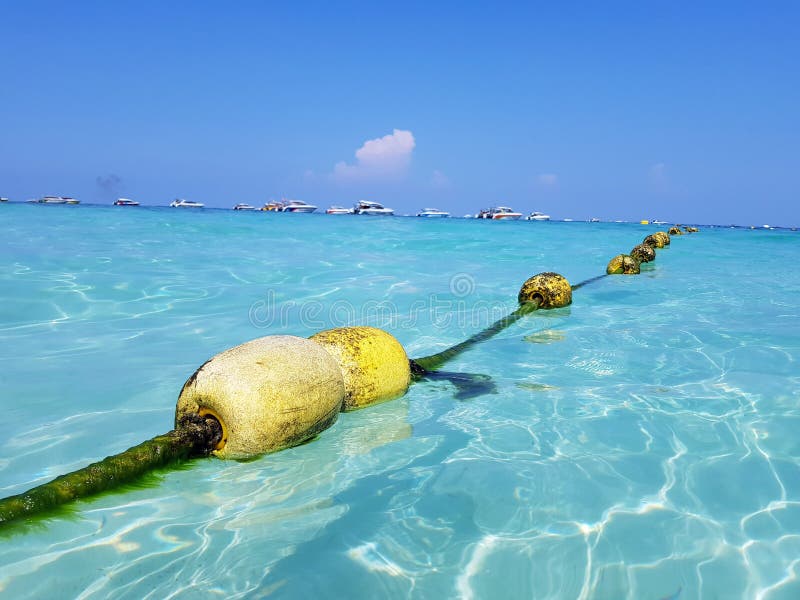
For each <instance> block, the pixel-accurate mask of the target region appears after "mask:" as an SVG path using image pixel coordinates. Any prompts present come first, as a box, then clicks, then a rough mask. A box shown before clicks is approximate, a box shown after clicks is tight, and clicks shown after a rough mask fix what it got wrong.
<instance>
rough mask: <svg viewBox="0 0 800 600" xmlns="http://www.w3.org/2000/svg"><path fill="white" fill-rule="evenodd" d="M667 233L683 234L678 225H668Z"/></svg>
mask: <svg viewBox="0 0 800 600" xmlns="http://www.w3.org/2000/svg"><path fill="white" fill-rule="evenodd" d="M667 233H669V234H670V235H683V232H682V231H681V230H680V228H679V227H670V228H669V231H668V232H667Z"/></svg>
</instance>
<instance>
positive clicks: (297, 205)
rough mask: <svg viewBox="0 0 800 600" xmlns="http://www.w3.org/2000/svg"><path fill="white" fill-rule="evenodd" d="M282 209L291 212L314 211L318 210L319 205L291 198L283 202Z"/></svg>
mask: <svg viewBox="0 0 800 600" xmlns="http://www.w3.org/2000/svg"><path fill="white" fill-rule="evenodd" d="M281 210H282V211H283V212H289V213H312V212H314V211H315V210H317V207H316V206H314V205H313V204H308V203H307V202H303V201H302V200H289V201H288V202H284V203H283V208H282V209H281Z"/></svg>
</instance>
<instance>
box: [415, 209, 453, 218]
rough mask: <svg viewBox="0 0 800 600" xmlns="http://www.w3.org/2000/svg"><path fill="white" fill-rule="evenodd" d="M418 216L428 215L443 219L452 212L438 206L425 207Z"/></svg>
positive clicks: (427, 216) (428, 216)
mask: <svg viewBox="0 0 800 600" xmlns="http://www.w3.org/2000/svg"><path fill="white" fill-rule="evenodd" d="M417 216H418V217H426V218H428V219H441V218H444V217H449V216H450V213H449V212H445V211H443V210H439V209H438V208H423V209H422V210H421V211H420V212H418V213H417Z"/></svg>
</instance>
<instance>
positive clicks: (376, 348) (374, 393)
mask: <svg viewBox="0 0 800 600" xmlns="http://www.w3.org/2000/svg"><path fill="white" fill-rule="evenodd" d="M310 339H311V340H313V341H314V342H316V343H318V344H320V345H321V346H322V347H323V348H325V349H326V350H327V351H328V352H330V354H331V356H333V358H334V359H335V360H336V362H337V363H338V364H339V367H340V368H341V371H342V378H343V380H344V388H345V394H344V408H343V410H355V409H357V408H363V407H365V406H369V405H370V404H376V403H378V402H384V401H386V400H392V399H393V398H397V397H398V396H402V395H403V394H405V392H406V390H407V389H408V385H409V383H410V381H411V369H410V367H409V362H408V356H407V355H406V351H405V350H403V346H402V345H401V344H400V342H398V341H397V340H396V339H395V338H394V337H393V336H391V335H390V334H388V333H386V332H385V331H383V330H381V329H377V328H375V327H339V328H337V329H328V330H325V331H320V332H319V333H317V334H315V335H312V336H311V338H310Z"/></svg>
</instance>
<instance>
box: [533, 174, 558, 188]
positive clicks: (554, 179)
mask: <svg viewBox="0 0 800 600" xmlns="http://www.w3.org/2000/svg"><path fill="white" fill-rule="evenodd" d="M536 181H538V182H539V185H547V186H553V185H557V184H558V175H556V174H555V173H540V174H539V176H538V177H537V178H536Z"/></svg>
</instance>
